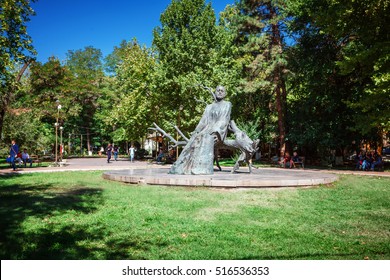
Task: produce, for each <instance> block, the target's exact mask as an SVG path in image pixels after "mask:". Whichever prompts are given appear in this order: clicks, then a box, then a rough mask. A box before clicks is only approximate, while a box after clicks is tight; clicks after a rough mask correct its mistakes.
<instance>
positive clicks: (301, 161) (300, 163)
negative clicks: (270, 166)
mask: <svg viewBox="0 0 390 280" xmlns="http://www.w3.org/2000/svg"><path fill="white" fill-rule="evenodd" d="M272 161H273V162H275V163H276V165H277V166H279V167H284V158H283V157H280V158H279V161H275V159H272ZM286 167H290V162H286ZM291 167H292V166H291ZM294 167H302V168H305V157H299V161H297V162H294Z"/></svg>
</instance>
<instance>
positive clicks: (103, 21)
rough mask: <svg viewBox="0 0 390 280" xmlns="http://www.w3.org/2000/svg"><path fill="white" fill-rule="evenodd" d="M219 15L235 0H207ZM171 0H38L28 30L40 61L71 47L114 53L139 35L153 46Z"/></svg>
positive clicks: (142, 42) (140, 38) (147, 44)
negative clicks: (91, 47)
mask: <svg viewBox="0 0 390 280" xmlns="http://www.w3.org/2000/svg"><path fill="white" fill-rule="evenodd" d="M206 2H211V3H212V7H213V8H214V11H215V13H216V15H217V16H218V14H219V13H220V12H221V11H222V10H223V9H224V8H225V7H226V5H227V4H233V3H234V0H206ZM170 3H171V0H66V1H65V0H38V1H37V2H35V3H33V4H32V7H33V9H34V10H35V12H36V16H33V17H31V21H30V22H28V24H27V26H28V29H27V32H28V34H29V35H30V36H31V37H32V39H33V45H34V47H35V49H36V50H37V52H38V56H37V58H38V61H41V62H46V61H47V59H48V58H49V57H50V56H55V57H58V58H59V59H60V60H64V59H65V54H66V53H67V51H68V50H78V49H83V48H84V47H86V46H93V47H95V48H98V49H100V50H101V51H102V52H103V55H104V56H106V55H108V54H110V53H111V52H112V51H113V49H114V46H118V45H119V44H120V42H121V41H122V40H131V39H132V38H137V40H138V42H139V43H140V44H142V45H143V44H145V45H146V46H148V47H150V46H151V43H152V38H153V35H152V32H153V29H154V28H155V27H157V26H160V15H161V14H162V13H163V12H164V11H165V9H166V8H167V7H168V6H169V4H170Z"/></svg>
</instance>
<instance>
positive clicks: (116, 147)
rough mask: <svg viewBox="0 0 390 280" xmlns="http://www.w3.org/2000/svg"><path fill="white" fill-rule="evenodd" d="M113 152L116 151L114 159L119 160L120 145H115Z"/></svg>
mask: <svg viewBox="0 0 390 280" xmlns="http://www.w3.org/2000/svg"><path fill="white" fill-rule="evenodd" d="M113 152H114V160H115V161H117V160H118V154H119V148H118V146H114V148H113Z"/></svg>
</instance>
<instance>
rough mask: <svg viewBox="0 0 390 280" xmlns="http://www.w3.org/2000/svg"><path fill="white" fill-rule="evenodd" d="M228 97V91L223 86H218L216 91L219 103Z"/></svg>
mask: <svg viewBox="0 0 390 280" xmlns="http://www.w3.org/2000/svg"><path fill="white" fill-rule="evenodd" d="M225 97H226V90H225V88H224V87H223V86H217V88H216V89H215V98H216V99H217V101H221V100H222V99H224V98H225Z"/></svg>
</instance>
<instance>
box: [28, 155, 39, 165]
mask: <svg viewBox="0 0 390 280" xmlns="http://www.w3.org/2000/svg"><path fill="white" fill-rule="evenodd" d="M30 159H31V161H32V163H33V164H34V163H35V164H36V165H37V166H41V163H42V161H41V160H40V158H39V156H38V155H31V156H30Z"/></svg>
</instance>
